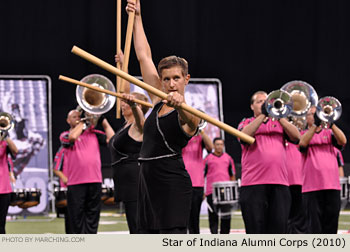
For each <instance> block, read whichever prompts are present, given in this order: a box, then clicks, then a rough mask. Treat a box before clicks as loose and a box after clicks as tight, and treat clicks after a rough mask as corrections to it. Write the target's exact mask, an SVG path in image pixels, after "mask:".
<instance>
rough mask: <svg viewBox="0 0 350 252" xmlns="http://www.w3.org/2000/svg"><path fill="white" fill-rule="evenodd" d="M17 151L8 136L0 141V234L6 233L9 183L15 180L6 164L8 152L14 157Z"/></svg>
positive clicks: (9, 193)
mask: <svg viewBox="0 0 350 252" xmlns="http://www.w3.org/2000/svg"><path fill="white" fill-rule="evenodd" d="M17 152H18V149H17V147H16V145H15V144H14V143H13V142H12V140H11V139H10V138H9V137H8V136H6V137H5V138H4V139H3V140H1V141H0V234H5V233H6V232H5V225H6V215H7V211H8V208H9V206H10V195H11V192H12V188H11V183H14V182H15V178H14V175H13V170H11V168H10V167H9V164H8V154H11V156H12V157H13V158H15V157H16V154H17ZM12 168H13V167H12Z"/></svg>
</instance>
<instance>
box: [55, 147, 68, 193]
mask: <svg viewBox="0 0 350 252" xmlns="http://www.w3.org/2000/svg"><path fill="white" fill-rule="evenodd" d="M65 150H66V149H65V148H63V147H61V148H59V150H58V151H57V152H56V154H55V157H54V161H53V168H54V169H55V170H58V171H60V172H62V173H63V174H64V175H65V176H67V171H66V168H65V166H64V156H65ZM60 187H67V185H66V184H65V183H63V181H62V180H61V179H60Z"/></svg>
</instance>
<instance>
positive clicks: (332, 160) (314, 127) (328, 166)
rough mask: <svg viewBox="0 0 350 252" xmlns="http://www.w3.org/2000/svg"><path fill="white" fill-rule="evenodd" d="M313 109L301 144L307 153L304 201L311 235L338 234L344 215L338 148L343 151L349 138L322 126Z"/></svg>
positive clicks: (337, 129) (336, 130)
mask: <svg viewBox="0 0 350 252" xmlns="http://www.w3.org/2000/svg"><path fill="white" fill-rule="evenodd" d="M314 111H315V110H314V109H311V110H310V111H309V112H308V114H307V116H306V120H307V125H308V129H307V130H306V131H304V132H302V137H301V140H300V143H299V146H300V150H301V151H302V152H303V159H304V176H303V190H302V191H303V198H304V199H305V206H306V211H307V213H306V214H307V222H308V223H307V224H308V232H309V233H312V234H320V233H321V234H326V233H327V234H329V233H333V234H336V233H337V230H338V219H339V212H340V190H341V188H340V183H339V171H338V169H339V168H338V163H337V158H336V153H335V150H334V146H335V147H337V148H339V149H341V148H342V147H344V145H345V144H346V142H347V140H346V137H345V135H344V133H343V131H342V130H341V129H339V127H337V126H336V125H335V124H334V123H331V124H330V127H329V128H323V127H322V126H320V125H321V124H320V119H319V118H318V117H317V116H315V115H314V114H315V112H314Z"/></svg>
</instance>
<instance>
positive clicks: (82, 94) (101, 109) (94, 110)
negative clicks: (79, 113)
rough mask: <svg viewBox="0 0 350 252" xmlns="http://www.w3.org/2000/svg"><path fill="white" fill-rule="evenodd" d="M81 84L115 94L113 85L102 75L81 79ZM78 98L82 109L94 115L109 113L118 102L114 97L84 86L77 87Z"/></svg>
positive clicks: (92, 75)
mask: <svg viewBox="0 0 350 252" xmlns="http://www.w3.org/2000/svg"><path fill="white" fill-rule="evenodd" d="M81 82H85V83H88V84H91V85H92V86H96V87H99V88H102V89H107V90H110V91H113V92H115V87H114V85H113V83H112V82H111V81H110V80H109V79H108V78H107V77H105V76H103V75H100V74H90V75H87V76H85V77H84V78H83V79H81ZM76 98H77V102H78V104H79V106H80V107H81V109H82V110H84V111H85V112H87V113H89V114H92V115H101V114H104V113H107V112H108V111H109V110H110V109H111V108H112V107H113V106H114V104H115V100H116V98H115V97H114V96H111V95H108V94H105V93H101V92H98V91H95V90H92V89H89V88H86V87H82V86H77V89H76Z"/></svg>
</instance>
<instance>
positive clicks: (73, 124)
mask: <svg viewBox="0 0 350 252" xmlns="http://www.w3.org/2000/svg"><path fill="white" fill-rule="evenodd" d="M67 123H68V124H69V125H70V130H69V131H65V132H63V133H62V134H61V136H60V140H61V143H62V145H63V146H64V147H65V148H66V149H65V159H64V164H65V167H66V168H67V186H68V193H67V205H68V213H69V218H70V220H71V222H72V232H73V233H76V234H96V233H97V228H98V222H99V218H100V208H101V183H102V174H101V160H100V149H99V143H101V144H107V142H108V139H106V137H105V134H104V132H102V131H98V130H95V129H94V125H93V124H90V126H87V125H86V124H85V123H84V121H82V120H81V118H80V112H79V111H77V110H71V111H70V112H69V113H68V117H67ZM106 124H108V121H107V119H103V121H102V125H103V126H104V128H105V125H106ZM108 125H109V124H108ZM109 126H110V125H109ZM84 128H85V129H84Z"/></svg>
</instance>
